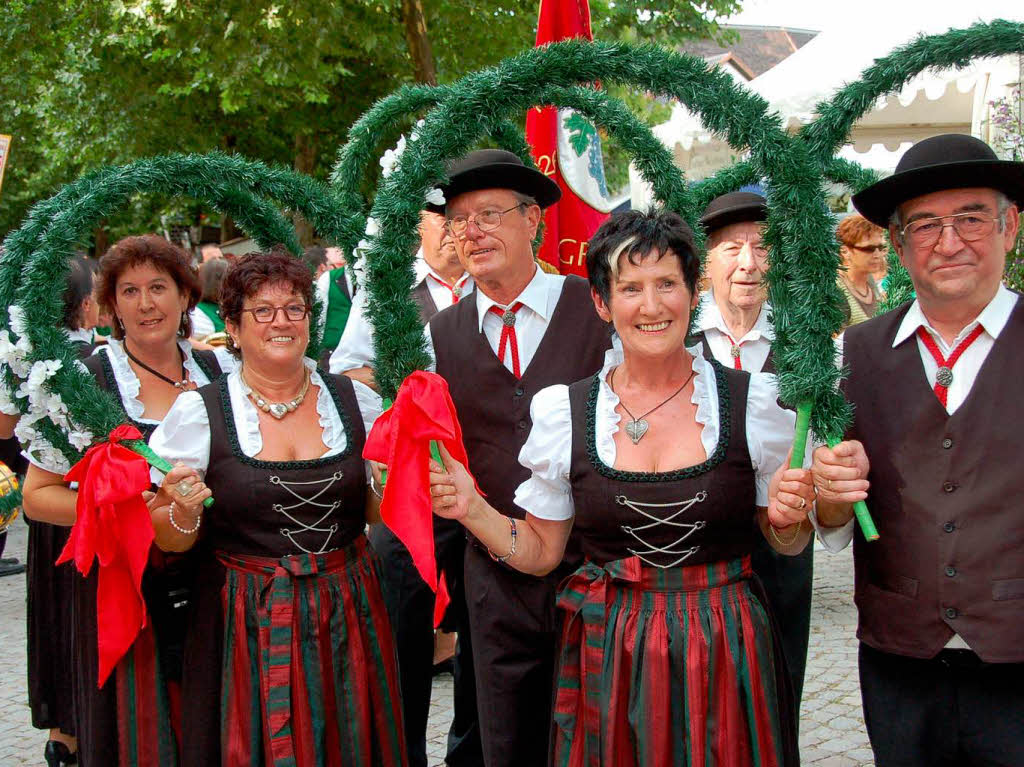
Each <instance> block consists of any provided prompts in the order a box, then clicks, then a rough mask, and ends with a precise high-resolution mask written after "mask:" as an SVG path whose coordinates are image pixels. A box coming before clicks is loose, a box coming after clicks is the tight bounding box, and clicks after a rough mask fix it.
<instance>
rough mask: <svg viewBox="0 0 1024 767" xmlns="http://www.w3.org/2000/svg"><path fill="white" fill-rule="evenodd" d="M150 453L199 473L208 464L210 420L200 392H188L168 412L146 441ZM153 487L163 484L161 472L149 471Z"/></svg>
mask: <svg viewBox="0 0 1024 767" xmlns="http://www.w3.org/2000/svg"><path fill="white" fill-rule="evenodd" d="M149 446H150V448H152V450H153V452H154V453H156V454H157V455H158V456H160V457H161V458H163V459H164V460H166V461H169V462H170V463H172V464H175V463H179V462H180V463H183V464H185V465H186V466H191V467H192V468H193V469H195V470H197V471H198V472H199V473H200V474H205V473H206V468H207V467H208V466H209V465H210V419H209V416H208V415H207V413H206V405H205V404H203V398H202V397H201V396H200V394H199V392H196V391H187V392H184V393H182V394H180V395H178V399H176V400H175V401H174V404H173V405H171V409H170V410H168V411H167V415H165V416H164V420H163V421H162V422H161V423H160V425H159V426H157V427H156V431H154V432H153V435H152V436H151V437H150V438H149ZM149 473H150V477H151V478H152V480H153V482H154V484H157V485H159V484H160V482H162V481H163V478H164V473H163V472H162V471H160V470H159V469H150V471H149Z"/></svg>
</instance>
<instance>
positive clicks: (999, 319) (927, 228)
mask: <svg viewBox="0 0 1024 767" xmlns="http://www.w3.org/2000/svg"><path fill="white" fill-rule="evenodd" d="M853 202H854V205H855V206H856V207H857V209H858V210H859V211H860V212H861V213H862V214H863V215H864V216H865V217H866V218H867V219H869V220H870V221H872V222H874V223H875V224H878V225H879V226H884V227H888V230H889V236H890V239H891V240H892V243H893V245H894V247H895V248H896V251H897V252H898V253H899V256H900V259H901V261H902V262H903V265H904V266H905V267H906V268H907V271H908V272H909V273H910V278H911V280H912V281H913V283H914V288H915V289H916V291H917V298H916V299H915V300H914V301H912V302H910V303H908V304H905V305H903V306H901V307H899V308H898V309H895V310H893V311H891V312H888V313H886V314H883V315H881V316H878V317H875V318H874V319H872V320H869V321H868V322H865V323H862V324H860V325H857V326H854V327H851V328H850V329H849V330H847V331H846V334H845V340H844V358H845V363H846V365H848V366H849V370H850V373H849V377H848V378H847V379H846V380H845V381H844V382H843V388H844V390H845V393H846V396H847V397H848V398H849V400H850V401H851V402H852V403H853V405H854V423H853V425H852V426H851V428H850V430H849V432H848V434H847V438H848V440H849V441H847V442H843V443H840V444H839V445H838V446H836V447H835V448H834V449H831V450H830V449H828V448H819V449H818V450H817V451H815V462H814V471H815V481H816V483H817V484H818V486H819V487H818V504H817V523H818V526H819V531H820V533H821V536H822V539H823V540H824V541H825V543H826V546H828V547H829V548H831V549H838V548H840V547H842V546H845V545H846V544H847V543H848V542H849V540H850V538H851V537H852V535H853V531H852V524H853V523H852V521H850V516H851V511H850V507H849V505H848V504H839V503H836V500H837V494H840V493H845V494H846V499H847V500H849V497H850V494H851V493H857V492H860V491H864V490H866V491H867V501H868V505H869V507H870V508H871V511H872V514H873V516H874V518H875V520H876V523H877V526H878V531H879V533H880V535H881V537H880V538H879V540H877V541H874V542H871V543H868V542H866V541H865V540H864V539H863V538H861V537H860V536H858V537H857V538H856V539H855V540H854V561H855V564H856V602H857V607H858V616H859V625H858V632H857V635H858V637H859V638H860V640H861V645H860V676H861V694H862V697H863V701H864V717H865V720H866V722H867V728H868V735H869V736H870V738H871V745H872V748H873V749H874V752H875V759H876V764H878V765H879V767H887V766H888V765H922V766H923V765H928V766H929V767H934V766H935V765H997V764H998V765H1021V764H1024V524H1022V522H1021V514H1020V510H1019V509H1018V507H1017V503H1019V499H1020V497H1021V495H1022V494H1024V474H1022V472H1021V471H1020V468H1019V467H1018V466H1017V465H1016V464H1015V462H1014V456H1015V455H1016V449H1015V448H1016V445H1017V443H1018V442H1019V438H1020V429H1021V424H1022V423H1024V405H1022V404H1021V403H1022V400H1021V397H1020V395H1019V392H1020V383H1021V381H1022V380H1024V355H1021V354H1020V349H1021V348H1022V346H1024V305H1022V304H1021V302H1020V301H1019V300H1018V298H1019V297H1018V295H1017V294H1016V293H1013V292H1011V291H1009V290H1007V289H1006V288H1005V287H1004V286H1003V285H1002V284H1001V278H1002V274H1003V267H1004V265H1005V260H1006V253H1007V252H1008V251H1009V250H1010V249H1011V247H1012V246H1013V242H1014V239H1015V238H1016V235H1017V230H1018V215H1019V211H1020V206H1021V203H1022V202H1024V163H1019V162H1004V161H1000V160H998V159H997V158H996V156H995V153H993V152H992V150H991V149H990V148H989V147H988V146H987V145H986V144H984V143H983V142H981V141H979V140H978V139H975V138H971V137H970V136H961V135H946V136H936V137H934V138H930V139H927V140H925V141H922V142H920V143H919V144H917V145H915V146H914V147H912V148H911V149H909V150H908V151H907V153H906V154H905V155H904V156H903V158H902V159H901V160H900V163H899V165H898V166H897V167H896V173H895V174H894V175H893V176H891V177H889V178H887V179H885V180H883V181H881V182H879V183H877V184H875V185H873V186H871V187H869V188H868V189H865V190H864V191H862V192H860V193H859V194H857V195H854V198H853ZM869 457H870V469H869V468H868V458H869ZM868 483H870V485H869V484H868Z"/></svg>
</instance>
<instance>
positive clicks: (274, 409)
mask: <svg viewBox="0 0 1024 767" xmlns="http://www.w3.org/2000/svg"><path fill="white" fill-rule="evenodd" d="M238 377H239V378H240V379H242V384H243V385H244V386H245V388H246V389H248V390H249V391H248V392H246V394H248V395H249V399H251V400H252V403H253V404H254V405H255V406H256V407H258V408H259V409H260V410H262V411H263V412H264V413H270V415H272V416H274V418H276V419H277V420H279V421H280V420H281V419H282V418H284V417H285V416H286V415H288V414H289V413H293V412H295V409H296V408H297V407H298V406H299V405H301V404H302V400H304V399H306V392H308V391H309V379H310V375H309V371H308V370H307V371H306V379H305V381H304V382H303V384H302V391H300V392H299V393H298V395H297V396H296V397H295V398H293V399H290V400H288V401H287V402H269V401H267V399H266V398H265V397H264V396H263V395H262V394H260V393H259V392H258V391H256V390H255V389H254V388H253V387H252V386H251V385H250V384H249V382H248V381H246V380H245V376H244V375H242V371H241V370H239V371H238Z"/></svg>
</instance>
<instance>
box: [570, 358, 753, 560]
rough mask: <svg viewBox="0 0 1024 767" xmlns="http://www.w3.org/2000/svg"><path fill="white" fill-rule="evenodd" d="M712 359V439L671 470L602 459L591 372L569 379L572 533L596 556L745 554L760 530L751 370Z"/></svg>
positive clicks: (659, 557)
mask: <svg viewBox="0 0 1024 767" xmlns="http://www.w3.org/2000/svg"><path fill="white" fill-rule="evenodd" d="M711 364H712V367H713V368H714V371H715V384H714V385H716V386H717V389H718V410H719V412H718V419H719V420H718V423H719V425H720V432H719V437H718V445H717V446H716V448H715V450H714V452H712V453H711V454H710V455H709V456H708V457H707V460H706V461H704V462H703V463H700V464H698V465H696V466H691V467H688V468H685V469H678V470H676V471H667V472H656V473H652V472H639V471H622V470H619V469H615V468H612V467H611V466H607V465H606V464H604V463H602V461H601V459H600V457H598V454H597V439H596V434H595V426H596V407H597V396H598V390H599V386H600V382H599V380H598V377H597V376H591V377H590V378H588V379H585V380H583V381H577V382H576V383H574V384H572V385H571V386H570V387H569V405H570V409H571V411H572V464H571V469H570V478H571V484H572V497H573V505H574V507H575V509H576V514H575V516H574V518H573V534H574V535H575V536H578V540H579V544H580V547H581V548H582V550H583V553H584V554H585V555H586V556H587V557H588V558H590V559H592V560H594V561H595V562H597V563H598V564H604V563H606V562H610V561H614V560H616V559H623V558H626V557H628V556H630V555H631V554H633V553H636V554H638V555H640V556H641V557H642V559H643V561H645V562H646V563H647V564H651V565H655V566H658V567H674V566H688V565H697V564H705V563H707V562H716V561H721V560H725V559H733V558H736V557H742V556H745V555H749V554H750V552H751V551H752V550H753V548H754V544H755V542H756V541H757V540H758V539H759V538H760V537H761V531H760V529H759V528H758V526H757V514H756V511H755V510H756V506H757V503H756V497H755V493H754V479H755V476H754V468H753V465H752V464H751V462H750V452H749V450H748V449H747V434H746V428H745V425H746V422H747V390H748V388H749V386H750V374H749V373H746V372H744V371H741V370H728V369H726V368H724V367H723V366H722V365H721V364H720V363H718V362H717V361H714V360H713V361H712V363H711ZM655 519H657V520H665V522H663V523H659V522H656V521H654V520H655Z"/></svg>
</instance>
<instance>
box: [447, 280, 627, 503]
mask: <svg viewBox="0 0 1024 767" xmlns="http://www.w3.org/2000/svg"><path fill="white" fill-rule="evenodd" d="M430 335H431V338H432V339H433V342H434V353H435V356H436V358H437V372H438V373H439V374H440V375H441V376H443V377H444V379H445V380H446V381H447V382H448V388H449V390H450V391H451V395H452V401H453V402H454V403H455V408H456V410H457V411H458V414H459V422H460V423H461V424H462V436H463V439H464V441H465V444H466V451H467V452H468V454H469V470H470V472H471V473H472V474H473V476H474V477H475V478H476V481H477V482H478V483H479V484H480V487H481V489H483V491H484V492H485V493H486V494H487V502H488V503H490V504H491V505H492V506H493V507H494V508H496V509H498V510H499V511H501V512H502V513H503V514H508V515H509V516H512V517H516V518H518V519H522V518H523V516H524V512H523V510H522V509H520V508H519V507H518V506H516V505H515V504H514V503H513V502H512V499H513V497H514V496H515V492H516V488H518V487H519V485H520V484H521V483H523V482H525V481H526V480H527V479H528V478H529V476H530V472H529V471H528V470H527V469H525V468H523V467H522V466H521V465H520V464H519V450H520V448H522V446H523V443H524V442H526V437H527V435H528V434H529V433H530V426H531V421H530V400H531V399H533V395H534V394H536V393H537V392H538V391H540V390H541V389H543V388H545V387H547V386H553V385H555V384H569V383H572V382H573V381H578V380H579V379H581V378H585V377H587V376H589V375H593V374H594V373H595V372H596V371H598V370H600V369H601V365H602V364H603V363H604V354H605V352H606V351H607V350H608V349H609V348H610V347H611V332H610V329H609V326H608V325H607V324H605V323H604V322H603V321H602V320H601V318H600V317H598V316H597V312H596V311H594V303H593V301H592V300H591V298H590V286H589V285H588V283H587V282H586V281H585V280H583V279H581V278H579V277H575V276H569V277H566V278H565V284H564V285H563V286H562V294H561V296H559V299H558V304H557V305H556V306H555V311H554V313H553V314H552V315H551V320H550V321H549V322H548V326H547V329H546V330H545V331H544V337H543V339H542V340H541V343H540V346H539V347H538V348H537V352H536V353H535V354H534V356H533V359H532V360H531V361H530V364H529V366H528V367H527V368H526V370H525V371H523V377H522V378H520V379H517V378H516V377H515V376H514V375H513V374H512V373H511V372H510V371H509V370H508V369H507V368H506V367H505V366H504V365H502V364H501V362H500V361H499V360H498V357H497V355H495V353H494V351H493V350H492V349H491V347H490V344H488V343H487V337H486V336H485V335H484V334H483V333H482V332H480V327H479V320H478V315H477V307H476V300H475V298H474V300H471V301H459V303H457V304H456V305H455V306H453V307H451V308H449V309H446V310H445V311H443V312H439V313H438V314H437V315H435V316H434V318H433V319H432V320H431V321H430Z"/></svg>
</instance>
